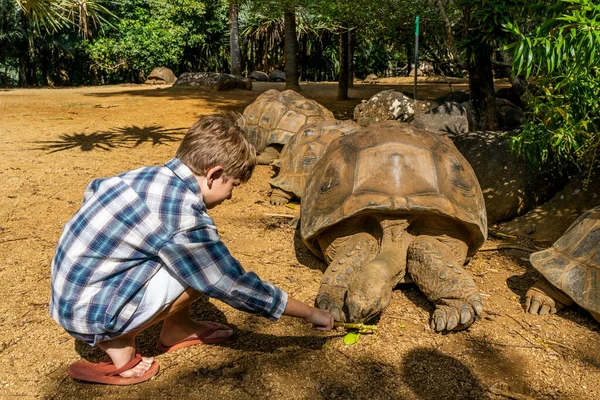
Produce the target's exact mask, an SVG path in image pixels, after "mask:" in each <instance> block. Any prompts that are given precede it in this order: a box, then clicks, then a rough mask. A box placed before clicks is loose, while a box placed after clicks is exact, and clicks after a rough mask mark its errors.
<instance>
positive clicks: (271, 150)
mask: <svg viewBox="0 0 600 400" xmlns="http://www.w3.org/2000/svg"><path fill="white" fill-rule="evenodd" d="M282 147H283V145H273V144H271V145H269V146H267V147H265V149H264V150H263V151H262V153H260V154H259V155H258V156H257V157H256V163H257V164H259V165H271V163H272V162H273V161H275V160H277V159H278V158H279V154H280V153H281V148H282Z"/></svg>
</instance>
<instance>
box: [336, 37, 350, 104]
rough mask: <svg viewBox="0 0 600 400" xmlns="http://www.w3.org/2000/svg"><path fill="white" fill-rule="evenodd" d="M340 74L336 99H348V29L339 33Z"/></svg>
mask: <svg viewBox="0 0 600 400" xmlns="http://www.w3.org/2000/svg"><path fill="white" fill-rule="evenodd" d="M340 36H341V43H340V76H339V78H338V94H337V99H338V100H348V31H347V30H346V29H344V30H343V31H342V33H341V35H340Z"/></svg>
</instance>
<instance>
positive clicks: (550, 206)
mask: <svg viewBox="0 0 600 400" xmlns="http://www.w3.org/2000/svg"><path fill="white" fill-rule="evenodd" d="M597 205H600V165H598V166H596V168H594V169H591V170H590V169H589V168H586V169H583V170H582V171H581V172H579V173H576V174H574V175H573V177H572V179H571V180H570V181H569V183H567V184H566V185H565V187H564V188H563V189H562V190H560V191H559V192H558V193H556V194H555V195H554V196H553V197H552V198H551V199H550V200H548V201H547V202H545V203H544V204H541V205H539V206H538V207H536V208H534V209H533V210H531V211H529V212H528V213H527V214H525V215H522V216H519V217H517V218H514V219H513V220H511V221H507V222H504V223H502V224H500V225H499V227H498V230H499V231H500V232H503V233H508V234H512V235H517V236H524V237H528V238H530V239H533V240H537V241H540V242H547V243H554V242H555V241H556V240H558V238H560V237H561V236H562V234H563V233H564V232H565V231H566V230H567V229H568V228H569V226H570V225H571V224H572V223H573V221H575V220H576V219H577V217H579V215H581V214H582V213H584V212H585V211H586V210H588V209H590V208H593V207H595V206H597Z"/></svg>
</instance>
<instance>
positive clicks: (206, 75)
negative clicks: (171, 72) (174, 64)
mask: <svg viewBox="0 0 600 400" xmlns="http://www.w3.org/2000/svg"><path fill="white" fill-rule="evenodd" d="M173 86H191V87H193V86H202V87H206V88H208V89H210V90H214V91H216V92H220V91H222V90H229V89H245V90H252V81H251V80H250V79H248V78H244V77H241V76H235V75H231V74H222V73H219V72H185V73H183V74H181V75H180V76H179V78H178V79H177V81H176V82H175V83H174V84H173Z"/></svg>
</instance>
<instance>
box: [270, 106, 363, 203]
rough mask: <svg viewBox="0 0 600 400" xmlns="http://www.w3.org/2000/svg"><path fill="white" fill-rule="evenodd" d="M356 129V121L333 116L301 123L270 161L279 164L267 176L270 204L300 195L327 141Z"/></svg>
mask: <svg viewBox="0 0 600 400" xmlns="http://www.w3.org/2000/svg"><path fill="white" fill-rule="evenodd" d="M357 129H358V125H356V123H354V122H353V121H338V120H337V119H334V118H325V119H323V120H321V121H317V122H313V123H310V124H306V125H304V126H303V127H302V128H301V129H300V131H299V132H298V133H297V134H296V135H294V137H292V138H291V139H290V141H289V142H287V143H286V144H285V146H283V150H281V155H280V156H279V159H277V160H275V161H273V164H272V165H274V166H275V167H279V174H278V175H277V176H276V177H274V178H273V179H271V186H272V187H273V193H272V194H271V199H270V201H271V204H273V205H276V206H280V205H284V204H286V203H287V202H288V201H290V200H291V199H293V198H301V197H302V192H303V191H304V186H306V177H307V176H308V174H309V173H310V171H311V170H312V167H313V166H314V165H315V163H316V162H317V160H319V158H321V156H322V155H323V153H325V150H327V147H328V146H329V144H330V143H331V142H332V141H333V140H334V139H336V138H338V137H340V136H343V135H347V134H349V133H352V132H354V131H356V130H357Z"/></svg>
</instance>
